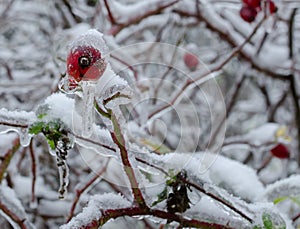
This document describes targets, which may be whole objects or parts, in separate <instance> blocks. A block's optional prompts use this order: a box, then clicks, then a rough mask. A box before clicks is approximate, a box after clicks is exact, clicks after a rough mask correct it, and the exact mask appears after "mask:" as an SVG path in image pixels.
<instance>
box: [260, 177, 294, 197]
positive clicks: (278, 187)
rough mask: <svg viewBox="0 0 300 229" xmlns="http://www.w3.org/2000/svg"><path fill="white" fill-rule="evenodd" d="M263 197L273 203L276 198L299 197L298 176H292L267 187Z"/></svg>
mask: <svg viewBox="0 0 300 229" xmlns="http://www.w3.org/2000/svg"><path fill="white" fill-rule="evenodd" d="M264 195H265V197H266V198H267V199H268V200H269V201H273V200H274V199H276V198H278V197H284V196H299V195H300V175H293V176H291V177H288V178H286V179H282V180H279V181H277V182H275V183H273V184H270V185H268V186H267V187H266V191H265V194H264Z"/></svg>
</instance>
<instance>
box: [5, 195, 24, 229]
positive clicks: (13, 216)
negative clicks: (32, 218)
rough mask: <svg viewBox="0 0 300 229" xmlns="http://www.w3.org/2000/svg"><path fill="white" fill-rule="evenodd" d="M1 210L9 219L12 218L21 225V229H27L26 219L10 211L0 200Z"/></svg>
mask: <svg viewBox="0 0 300 229" xmlns="http://www.w3.org/2000/svg"><path fill="white" fill-rule="evenodd" d="M0 209H1V211H3V212H4V213H5V214H6V215H7V216H8V217H9V218H11V219H12V220H13V221H14V222H15V223H16V224H18V225H19V227H20V228H21V229H27V226H26V225H25V223H24V221H25V220H26V219H20V218H19V216H17V215H16V214H15V213H14V212H13V211H12V210H11V209H9V208H8V207H7V206H5V205H4V204H3V203H2V202H1V200H0Z"/></svg>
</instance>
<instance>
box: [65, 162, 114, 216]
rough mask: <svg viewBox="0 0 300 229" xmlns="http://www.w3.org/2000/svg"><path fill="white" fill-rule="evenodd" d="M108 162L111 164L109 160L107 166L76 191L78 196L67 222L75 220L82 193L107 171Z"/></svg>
mask: <svg viewBox="0 0 300 229" xmlns="http://www.w3.org/2000/svg"><path fill="white" fill-rule="evenodd" d="M108 162H109V160H107V162H106V163H105V165H104V166H103V167H102V168H101V169H100V170H99V171H98V172H96V174H95V175H94V176H93V177H92V178H91V179H90V180H89V181H88V182H87V183H86V184H85V185H84V186H83V187H82V188H80V189H76V191H75V192H76V196H75V199H74V200H73V203H72V206H71V209H70V213H69V216H68V219H67V222H69V221H70V220H71V219H72V218H73V216H74V212H75V209H76V206H77V203H78V201H79V199H80V197H81V195H82V193H84V192H85V191H86V190H87V189H88V188H89V187H90V186H91V185H92V184H94V182H95V181H96V180H97V179H98V178H99V177H100V176H101V175H102V174H103V173H104V172H105V171H106V168H107V165H108ZM92 173H94V172H92Z"/></svg>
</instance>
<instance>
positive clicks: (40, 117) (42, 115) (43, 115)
mask: <svg viewBox="0 0 300 229" xmlns="http://www.w3.org/2000/svg"><path fill="white" fill-rule="evenodd" d="M46 115H47V114H39V115H38V116H37V118H38V119H43V118H44V117H45V116H46Z"/></svg>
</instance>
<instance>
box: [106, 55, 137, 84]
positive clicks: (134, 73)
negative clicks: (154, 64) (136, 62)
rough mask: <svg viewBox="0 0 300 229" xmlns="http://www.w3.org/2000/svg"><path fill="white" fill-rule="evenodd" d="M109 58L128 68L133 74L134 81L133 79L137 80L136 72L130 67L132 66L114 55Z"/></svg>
mask: <svg viewBox="0 0 300 229" xmlns="http://www.w3.org/2000/svg"><path fill="white" fill-rule="evenodd" d="M110 56H111V57H112V58H114V59H115V60H117V61H119V62H120V63H122V64H124V65H125V66H126V67H128V68H129V69H130V70H131V71H132V72H133V76H134V79H135V80H137V79H138V73H137V71H136V70H135V69H134V68H133V67H132V65H130V64H129V63H127V62H126V61H124V60H123V59H121V58H119V57H117V56H116V55H113V54H111V55H110Z"/></svg>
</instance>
